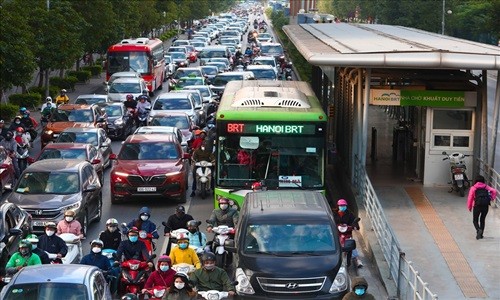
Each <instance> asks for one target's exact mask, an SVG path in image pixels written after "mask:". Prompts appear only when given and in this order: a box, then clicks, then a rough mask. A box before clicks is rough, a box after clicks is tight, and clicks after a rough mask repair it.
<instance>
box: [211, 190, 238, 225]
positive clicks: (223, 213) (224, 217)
mask: <svg viewBox="0 0 500 300" xmlns="http://www.w3.org/2000/svg"><path fill="white" fill-rule="evenodd" d="M239 216H240V215H239V212H238V210H237V209H236V208H232V207H229V200H227V199H226V198H220V199H219V208H216V209H214V210H213V211H212V214H211V215H210V218H209V219H208V220H207V222H208V225H207V232H212V228H213V227H215V226H219V225H227V226H229V227H233V228H234V227H235V226H236V224H238V219H239Z"/></svg>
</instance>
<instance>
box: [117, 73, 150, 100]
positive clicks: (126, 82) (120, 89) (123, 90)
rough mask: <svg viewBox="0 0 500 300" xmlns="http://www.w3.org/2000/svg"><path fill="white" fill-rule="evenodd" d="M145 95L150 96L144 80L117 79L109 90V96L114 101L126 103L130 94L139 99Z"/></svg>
mask: <svg viewBox="0 0 500 300" xmlns="http://www.w3.org/2000/svg"><path fill="white" fill-rule="evenodd" d="M143 93H147V94H149V90H148V87H147V85H146V82H145V81H144V79H142V78H128V77H123V78H117V79H116V80H114V81H113V82H112V83H111V85H110V86H109V89H108V96H109V98H110V99H111V100H112V101H125V100H126V97H127V95H129V94H131V95H132V96H134V98H137V97H138V96H140V95H142V94H143Z"/></svg>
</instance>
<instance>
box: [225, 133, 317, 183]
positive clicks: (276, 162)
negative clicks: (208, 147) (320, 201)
mask: <svg viewBox="0 0 500 300" xmlns="http://www.w3.org/2000/svg"><path fill="white" fill-rule="evenodd" d="M218 143H219V144H218V147H217V149H218V150H217V151H218V153H217V155H218V159H217V162H218V169H217V174H218V176H217V177H218V178H217V185H218V186H220V187H228V188H230V187H233V188H248V187H250V185H251V184H252V183H253V182H255V181H260V180H265V183H266V185H267V187H268V188H269V189H276V188H304V189H321V188H323V186H324V178H323V174H324V170H323V168H324V157H325V155H324V151H325V148H324V147H325V146H324V144H325V140H324V137H323V136H320V137H315V136H312V135H308V136H304V135H301V136H279V135H276V134H269V135H259V136H241V135H236V134H235V135H233V134H228V135H225V136H220V137H219V141H218Z"/></svg>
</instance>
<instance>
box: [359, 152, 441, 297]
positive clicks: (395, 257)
mask: <svg viewBox="0 0 500 300" xmlns="http://www.w3.org/2000/svg"><path fill="white" fill-rule="evenodd" d="M353 191H354V192H355V197H356V198H357V199H356V200H357V201H358V203H363V205H364V207H365V210H366V213H367V215H368V217H369V219H370V221H371V224H372V229H373V231H374V232H375V235H376V237H377V240H378V242H379V245H380V247H381V249H382V253H383V255H384V258H385V260H386V262H387V264H388V266H389V272H390V275H391V278H390V279H392V280H393V281H394V283H395V284H396V289H397V293H398V295H397V296H398V298H399V299H419V300H431V299H438V296H437V294H435V293H433V292H432V291H431V290H430V288H429V286H428V283H427V282H425V281H424V280H423V279H422V277H421V276H420V274H419V272H418V271H417V270H416V269H415V268H414V267H413V265H412V262H411V261H409V260H407V259H406V257H405V253H404V252H403V251H402V250H401V247H400V245H399V242H398V240H397V238H396V235H395V234H394V231H393V229H392V227H391V225H390V224H389V222H388V221H387V217H386V216H385V213H384V210H383V208H382V205H381V204H380V201H379V199H378V197H377V194H376V193H375V190H374V188H373V185H372V184H371V181H370V179H369V178H368V176H367V175H366V170H365V167H364V166H363V165H361V162H360V160H359V159H358V157H356V158H355V166H354V182H353Z"/></svg>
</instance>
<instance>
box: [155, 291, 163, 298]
mask: <svg viewBox="0 0 500 300" xmlns="http://www.w3.org/2000/svg"><path fill="white" fill-rule="evenodd" d="M153 294H154V296H155V297H156V298H161V297H163V295H165V289H153Z"/></svg>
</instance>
